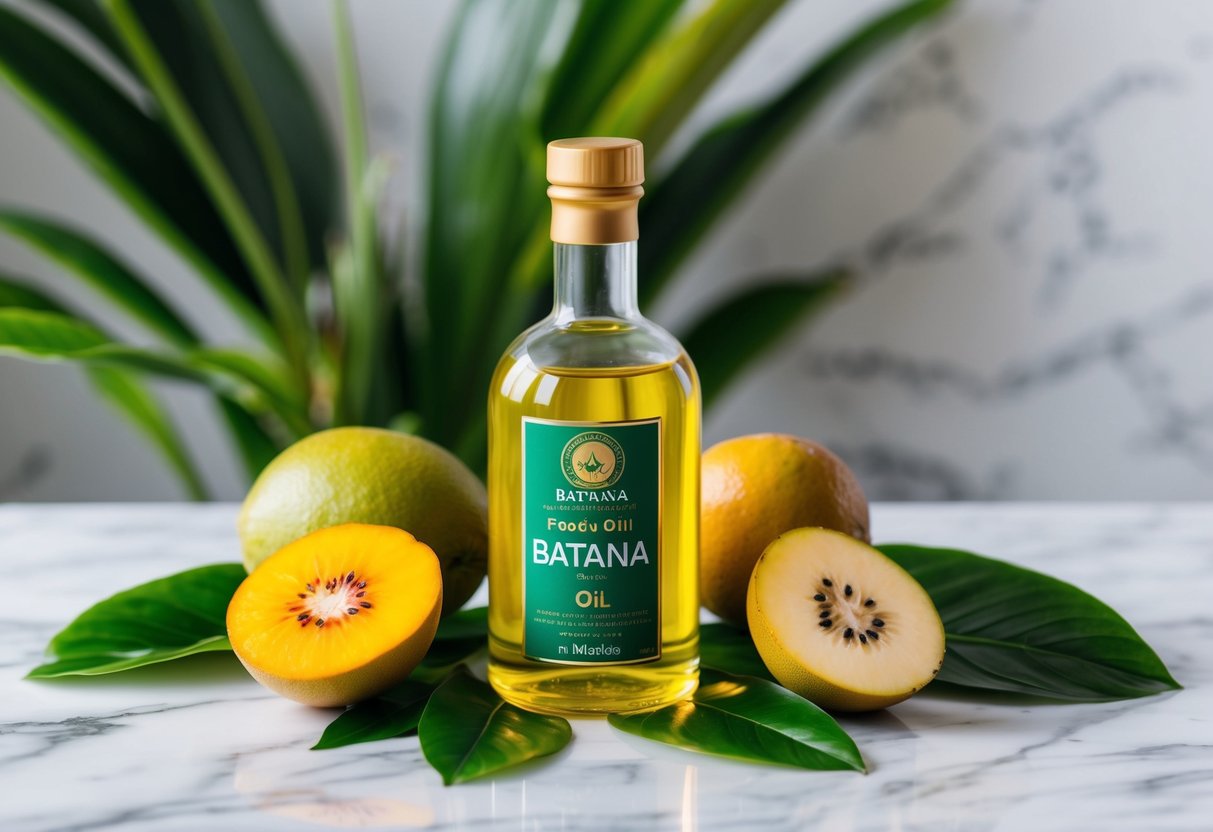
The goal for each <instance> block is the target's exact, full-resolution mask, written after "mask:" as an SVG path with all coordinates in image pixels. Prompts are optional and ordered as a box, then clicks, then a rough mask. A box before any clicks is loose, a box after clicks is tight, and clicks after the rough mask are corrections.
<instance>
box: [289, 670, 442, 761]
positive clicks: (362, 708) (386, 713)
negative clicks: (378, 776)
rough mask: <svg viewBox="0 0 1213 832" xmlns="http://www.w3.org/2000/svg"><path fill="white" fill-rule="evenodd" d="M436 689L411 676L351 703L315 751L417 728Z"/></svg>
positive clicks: (333, 722) (376, 738)
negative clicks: (400, 682) (364, 698)
mask: <svg viewBox="0 0 1213 832" xmlns="http://www.w3.org/2000/svg"><path fill="white" fill-rule="evenodd" d="M433 692H434V688H433V686H431V685H426V684H422V683H421V682H417V681H414V680H412V679H408V680H405V681H404V682H403V683H402V684H399V685H397V686H396V687H394V688H392V689H391V690H389V691H387V692H386V693H382V694H380V695H379V696H376V697H375V698H374V699H368V700H366V701H365V702H358V703H356V704H354V705H351V706H350V707H349V708H347V709H346V710H345V712H344V713H342V714H341V715H340V716H339V717H337V718H336V719H334V720H333V721H332V722H330V723H329V726H328V727H327V728H325V729H324V734H322V735H321V737H320V740H319V741H318V742H317V743H316V744H315V745H313V746H312V750H313V751H319V750H322V749H325V748H340V747H342V746H344V745H354V744H355V743H360V742H375V741H376V740H387V739H391V738H393V737H400V736H403V735H405V734H407V733H409V732H411V731H414V730H416V728H417V723H418V722H420V721H421V712H422V711H423V710H425V704H426V702H428V701H429V698H430V694H432V693H433Z"/></svg>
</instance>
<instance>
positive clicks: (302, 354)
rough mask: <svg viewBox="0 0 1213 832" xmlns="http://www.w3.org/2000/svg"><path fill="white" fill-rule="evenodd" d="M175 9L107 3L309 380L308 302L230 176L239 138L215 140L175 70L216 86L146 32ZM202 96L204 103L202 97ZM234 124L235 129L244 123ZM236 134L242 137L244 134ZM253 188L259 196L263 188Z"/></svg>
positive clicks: (125, 0)
mask: <svg viewBox="0 0 1213 832" xmlns="http://www.w3.org/2000/svg"><path fill="white" fill-rule="evenodd" d="M170 6H173V7H175V6H174V4H166V3H161V2H155V0H153V2H150V3H147V2H136V0H105V9H106V10H107V12H108V13H109V18H110V21H111V22H112V23H113V26H114V29H115V31H116V32H117V33H118V35H119V36H120V37H121V38H122V42H123V44H124V45H125V46H126V49H127V51H128V52H129V53H130V56H131V60H132V61H133V62H134V64H135V66H136V67H138V69H139V73H140V75H141V77H142V78H143V80H144V81H145V82H146V83H147V86H148V89H150V90H151V92H152V94H153V95H154V96H155V99H156V101H157V103H158V104H159V107H160V110H161V112H162V113H163V116H164V121H165V124H166V125H167V126H168V129H169V130H170V131H171V133H172V135H173V136H174V137H175V138H176V140H177V142H178V144H179V145H180V147H181V149H182V151H183V153H184V154H185V157H186V158H187V159H188V160H189V161H190V164H191V165H192V166H193V170H194V171H195V172H196V173H197V175H198V179H199V180H200V181H201V182H202V184H203V186H204V187H205V189H206V192H207V194H208V195H209V197H210V199H211V200H212V201H213V203H214V205H215V208H216V211H217V212H218V214H219V216H220V217H221V218H222V220H223V222H224V224H225V225H226V227H227V230H228V232H229V233H230V234H231V236H232V239H233V240H234V242H235V245H236V248H237V250H238V251H239V252H240V255H241V258H242V259H243V261H244V263H245V265H246V266H247V267H248V271H249V273H250V274H251V275H252V278H253V281H254V283H255V284H256V287H257V290H258V293H259V294H260V296H261V297H262V299H264V301H265V303H266V306H267V307H268V309H269V312H270V317H271V320H272V321H273V323H274V328H275V331H276V332H277V334H278V337H279V339H280V341H281V343H282V346H283V349H284V350H285V351H286V357H287V359H288V361H289V363H290V364H291V366H292V368H294V369H295V370H296V371H297V372H298V373H299V376H300V379H301V380H302V376H303V374H304V372H305V366H306V361H307V356H306V352H307V347H306V341H307V338H308V331H307V328H306V321H305V316H304V310H303V300H302V297H301V296H299V295H297V294H296V293H295V292H294V291H293V287H292V286H291V285H290V282H289V281H288V280H287V278H286V276H285V274H284V272H283V270H282V264H281V263H280V261H279V260H278V259H276V258H275V256H274V251H273V249H272V248H271V247H270V245H269V243H268V242H267V239H268V237H267V235H266V233H265V232H264V230H263V228H262V227H261V226H260V225H259V224H258V218H259V216H260V218H261V219H262V221H263V222H264V221H266V220H265V218H264V216H261V215H259V213H258V208H259V206H260V204H261V201H262V198H261V197H259V196H258V197H255V198H253V197H252V195H253V194H254V190H249V191H242V190H241V185H242V184H244V180H243V179H242V178H239V176H240V170H239V169H236V170H232V169H229V168H228V167H227V164H228V163H230V162H231V159H225V158H224V156H223V154H222V153H221V152H220V148H221V147H222V146H223V145H221V144H219V142H221V141H227V140H228V139H229V138H230V135H231V134H230V133H229V132H227V131H225V132H223V134H222V136H220V135H218V134H214V135H213V134H211V133H208V132H207V128H206V125H205V123H204V122H203V121H202V120H201V119H200V117H199V115H198V110H197V109H196V108H198V107H200V106H202V105H203V104H204V102H205V100H207V99H206V96H205V95H203V96H202V99H200V100H192V99H191V98H189V97H187V95H186V92H185V90H184V89H183V87H182V85H181V78H178V77H176V76H175V75H174V67H176V68H177V70H178V71H181V72H186V73H187V74H188V72H189V70H190V68H191V67H192V68H194V69H197V71H198V72H199V73H200V74H201V75H203V76H204V78H205V79H207V80H208V81H209V79H210V76H209V74H208V73H206V72H204V71H203V70H201V69H200V68H198V67H196V66H194V65H193V64H188V63H187V64H186V66H184V67H178V66H177V63H176V62H177V61H178V59H179V56H178V55H177V54H176V50H174V49H173V41H172V38H171V36H170V37H167V38H166V39H165V40H164V41H163V42H157V41H156V40H155V39H154V38H153V36H152V34H151V33H150V31H149V30H148V28H147V25H146V24H145V17H147V16H149V15H150V16H151V17H152V18H154V19H157V20H159V19H160V17H159V15H161V14H165V15H168V12H166V11H165V9H167V8H169V7H170ZM183 8H184V6H183ZM170 28H171V27H170ZM174 31H175V30H174ZM212 92H214V91H213V90H212ZM197 94H198V95H202V93H200V92H199V93H197ZM230 121H231V122H233V123H234V122H236V121H237V120H236V119H231V120H230ZM230 129H231V131H232V132H234V131H235V130H236V129H237V128H234V127H232V128H230ZM232 141H233V142H234V141H235V140H234V139H232ZM250 187H251V188H254V189H255V186H250ZM271 201H272V199H271Z"/></svg>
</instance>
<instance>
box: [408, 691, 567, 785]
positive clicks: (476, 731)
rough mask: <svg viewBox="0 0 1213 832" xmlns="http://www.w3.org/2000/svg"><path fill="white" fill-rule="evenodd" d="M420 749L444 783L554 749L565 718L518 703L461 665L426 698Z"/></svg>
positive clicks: (561, 740) (563, 740) (563, 734)
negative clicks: (527, 707) (502, 695)
mask: <svg viewBox="0 0 1213 832" xmlns="http://www.w3.org/2000/svg"><path fill="white" fill-rule="evenodd" d="M418 734H419V736H420V737H421V751H422V753H423V754H425V758H426V760H428V761H429V763H430V765H431V766H433V767H434V768H435V769H437V771H438V773H439V774H441V775H442V782H443V783H445V784H446V785H448V786H449V785H452V784H454V783H463V782H465V781H467V780H473V779H475V778H477V777H483V776H485V775H487V774H494V773H496V772H499V771H503V770H505V769H508V768H510V767H512V766H516V765H519V764H520V763H525V762H527V761H528V760H534V759H536V758H539V757H545V756H547V755H549V754H555V753H556V752H557V751H559V750H561V749H562V748H564V747H565V746H566V745H568V743H569V740H570V739H572V737H573V729H572V727H571V726H570V725H569V723H568V720H566V719H562V718H560V717H558V716H545V715H543V714H535V713H531V712H530V711H524V710H522V709H521V708H517V707H515V706H513V705H511V704H509V703H508V702H506V701H505V700H504V699H502V698H501V697H500V696H498V695H497V693H496V691H494V690H493V688H492V686H490V685H489V684H488V683H487V682H482V681H480V680H479V679H477V678H476V677H474V676H473V675H472V674H471V673H469V672H468V671H467V669H466V668H463V669H460V670H457V671H455V672H454V673H452V674H451V675H450V677H448V678H447V680H446V681H445V682H443V683H442V684H441V685H439V687H438V689H437V690H435V691H434V694H433V696H431V697H430V701H429V703H428V704H427V705H426V706H425V711H424V712H423V713H422V714H421V722H420V724H419V725H418Z"/></svg>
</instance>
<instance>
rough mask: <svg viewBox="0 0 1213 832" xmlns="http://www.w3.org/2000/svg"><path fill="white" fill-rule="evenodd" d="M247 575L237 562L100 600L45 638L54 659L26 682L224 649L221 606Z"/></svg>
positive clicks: (224, 612)
mask: <svg viewBox="0 0 1213 832" xmlns="http://www.w3.org/2000/svg"><path fill="white" fill-rule="evenodd" d="M246 577H248V573H247V572H246V571H245V569H244V567H243V566H241V565H240V564H238V563H219V564H213V565H211V566H201V567H198V568H196V569H189V570H187V571H185V572H179V573H177V574H175V575H170V576H169V577H167V578H160V579H158V580H155V581H150V582H148V583H145V584H140V585H139V586H136V587H134V588H132V589H128V590H125V591H123V592H119V593H118V594H116V595H113V596H110V597H109V598H106V599H105V600H104V601H101V602H99V603H97V604H94V605H93V606H92V607H89V608H88V609H87V610H85V611H84V612H83V613H81V614H80V615H79V616H78V617H77V618H76V620H74V621H73V622H72V623H71V624H69V625H68V626H67V627H66V628H65V629H63V630H62V631H61V632H60V633H59V634H58V635H56V636H55V637H54V638H53V639H51V643H50V646H49V648H48V651H49V652H50V653H51V654H52V655H53V656H55V658H56V661H53V662H50V663H48V664H44V665H42V666H40V667H36V668H34V669H33V670H31V671H30V673H29V678H31V679H45V678H49V677H53V676H96V675H100V674H105V673H115V672H117V671H120V670H128V669H130V668H133V667H142V666H144V665H149V664H156V663H158V662H165V661H169V660H171V659H177V658H181V657H182V656H189V655H193V654H195V653H205V652H212V651H216V650H229V649H231V646H230V644H228V640H227V625H226V617H227V605H228V602H229V601H230V600H231V598H232V595H233V593H235V591H236V587H238V586H239V585H240V582H241V581H243V580H244V579H245V578H246Z"/></svg>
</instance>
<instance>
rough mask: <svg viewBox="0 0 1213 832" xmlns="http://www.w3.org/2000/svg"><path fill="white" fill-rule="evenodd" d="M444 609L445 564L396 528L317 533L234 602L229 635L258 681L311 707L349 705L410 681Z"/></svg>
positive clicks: (258, 573)
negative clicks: (443, 568)
mask: <svg viewBox="0 0 1213 832" xmlns="http://www.w3.org/2000/svg"><path fill="white" fill-rule="evenodd" d="M441 610H442V572H441V569H440V568H439V566H438V558H437V557H435V555H434V552H433V551H432V550H431V549H430V548H429V547H428V546H426V545H425V544H424V543H421V542H419V541H418V540H417V539H416V538H414V537H413V536H412V535H411V534H409V533H408V532H405V531H401V530H400V529H397V528H394V527H391V526H367V525H362V524H358V523H350V524H347V525H344V526H333V527H330V528H327V529H321V530H320V531H317V532H312V533H311V534H309V535H307V536H306V537H302V538H300V539H299V540H296V541H295V542H293V543H290V544H288V545H287V546H285V547H284V548H282V549H281V550H279V551H278V552H276V553H274V554H273V555H271V556H270V557H268V558H266V560H265V562H264V563H262V564H261V566H260V567H259V568H257V569H256V570H255V571H253V573H252V574H250V575H249V576H248V577H247V578H245V579H244V582H243V583H241V584H240V587H239V588H238V589H237V590H236V594H235V595H233V596H232V600H231V602H230V603H229V604H228V608H227V635H228V639H229V640H230V641H231V643H232V650H234V651H235V653H236V655H237V656H238V657H239V659H240V661H241V662H242V663H243V664H244V666H245V667H246V668H247V669H248V671H249V673H251V674H252V675H253V678H255V679H256V680H257V681H258V682H260V683H261V684H263V685H265V686H266V687H267V688H269V689H270V690H272V691H275V692H276V693H280V694H282V695H283V696H285V697H287V698H288V699H294V700H295V701H296V702H302V703H304V704H305V705H316V706H320V707H331V706H335V705H349V704H350V703H352V702H358V701H359V700H362V699H367V698H368V697H371V696H375V695H376V694H379V693H382V692H383V691H385V690H387V689H388V688H390V687H392V686H393V685H396V684H398V683H400V682H402V681H403V680H404V679H405V677H406V676H408V675H409V674H410V673H412V671H413V668H415V667H416V666H417V664H418V663H419V662H420V661H421V660H422V659H423V658H425V653H426V651H427V650H428V649H429V647H430V643H431V642H433V640H434V633H435V631H436V630H437V629H438V616H439V613H440V611H441Z"/></svg>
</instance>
